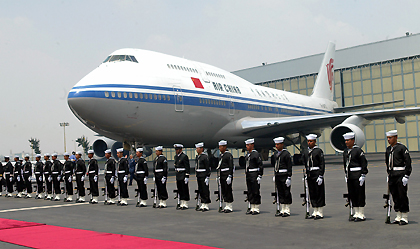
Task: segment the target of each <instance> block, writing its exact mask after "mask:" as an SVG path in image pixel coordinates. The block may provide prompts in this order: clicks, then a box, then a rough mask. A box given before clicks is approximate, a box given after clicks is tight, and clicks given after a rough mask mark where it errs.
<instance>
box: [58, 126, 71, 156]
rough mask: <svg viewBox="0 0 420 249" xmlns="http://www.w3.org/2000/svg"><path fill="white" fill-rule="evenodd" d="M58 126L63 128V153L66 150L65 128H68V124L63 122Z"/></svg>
mask: <svg viewBox="0 0 420 249" xmlns="http://www.w3.org/2000/svg"><path fill="white" fill-rule="evenodd" d="M60 126H61V127H63V128H64V152H66V151H67V149H66V126H69V123H67V122H64V123H60Z"/></svg>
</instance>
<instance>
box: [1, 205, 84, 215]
mask: <svg viewBox="0 0 420 249" xmlns="http://www.w3.org/2000/svg"><path fill="white" fill-rule="evenodd" d="M86 204H89V202H83V203H71V204H62V205H51V206H41V207H28V208H15V209H5V210H0V213H8V212H17V211H26V210H36V209H45V208H58V207H68V206H78V205H86Z"/></svg>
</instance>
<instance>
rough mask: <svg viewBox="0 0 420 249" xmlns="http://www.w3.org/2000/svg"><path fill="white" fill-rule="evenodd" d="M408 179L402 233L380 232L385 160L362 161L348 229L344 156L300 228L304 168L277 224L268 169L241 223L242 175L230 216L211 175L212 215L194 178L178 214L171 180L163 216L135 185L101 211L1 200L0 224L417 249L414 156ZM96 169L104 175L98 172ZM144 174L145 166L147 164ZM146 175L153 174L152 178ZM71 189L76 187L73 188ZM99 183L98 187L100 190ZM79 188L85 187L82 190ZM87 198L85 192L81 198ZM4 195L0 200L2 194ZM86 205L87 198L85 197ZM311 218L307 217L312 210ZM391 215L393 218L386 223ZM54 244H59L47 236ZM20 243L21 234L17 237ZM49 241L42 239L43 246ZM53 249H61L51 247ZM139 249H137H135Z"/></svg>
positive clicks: (226, 242) (207, 240)
mask: <svg viewBox="0 0 420 249" xmlns="http://www.w3.org/2000/svg"><path fill="white" fill-rule="evenodd" d="M411 156H412V160H413V172H412V174H411V177H410V180H409V191H408V196H409V199H410V209H411V212H410V213H409V224H408V225H406V226H399V225H391V224H385V218H386V210H385V209H384V208H383V206H384V204H385V201H384V199H382V195H383V194H384V193H385V192H386V190H387V183H386V176H387V174H386V166H385V163H384V160H385V156H384V154H367V156H366V157H367V159H368V161H369V165H368V169H369V174H368V175H367V177H366V203H367V205H366V208H365V215H366V217H367V220H366V221H364V222H349V221H348V214H349V209H348V208H346V207H345V206H344V204H345V203H346V200H345V199H344V198H343V194H344V193H347V190H346V184H345V181H344V172H343V163H342V156H327V157H326V172H325V176H324V179H325V188H326V203H327V205H326V207H325V208H324V219H322V220H306V219H305V207H303V206H302V205H301V204H302V198H300V194H301V193H302V192H303V182H302V169H303V166H294V167H293V176H292V196H293V204H292V206H291V213H292V214H291V216H290V217H284V218H283V217H275V216H274V214H275V212H276V205H273V204H272V203H273V197H272V196H271V192H272V191H274V183H273V182H272V177H273V168H272V167H266V168H265V169H264V176H263V179H262V182H261V196H262V204H261V206H260V211H261V213H260V214H259V215H246V214H245V212H246V209H247V203H245V202H244V199H245V196H244V194H243V191H244V190H246V184H245V175H244V170H243V169H237V170H236V171H235V174H234V180H233V189H234V199H235V201H234V203H233V208H234V212H233V213H229V214H224V213H219V212H218V211H217V209H218V202H216V201H215V200H216V196H215V195H214V194H213V191H214V190H216V189H217V183H216V180H215V178H216V173H215V172H213V173H212V176H211V181H210V189H211V194H212V195H211V200H212V203H211V204H210V208H211V209H210V211H208V212H197V211H195V200H194V197H195V194H194V190H195V189H196V188H197V184H196V181H195V177H194V176H192V177H191V178H190V182H189V188H190V195H191V201H190V202H189V206H190V208H189V209H188V210H176V208H175V207H176V203H177V202H176V200H175V199H173V196H174V195H173V189H175V186H176V184H175V177H174V176H170V177H168V184H167V187H168V193H169V195H170V198H169V199H168V208H166V209H154V208H152V204H153V200H152V199H151V198H150V197H151V193H150V189H151V188H153V183H152V181H151V178H150V179H149V182H148V194H149V200H148V206H147V207H145V208H138V207H135V204H136V201H137V200H136V198H135V197H134V196H135V192H134V189H135V188H136V183H135V181H133V185H132V186H129V193H130V199H129V202H128V203H129V205H128V206H126V207H121V206H117V205H112V206H108V205H103V196H100V200H101V201H102V202H100V203H99V204H96V205H92V204H89V203H75V202H72V203H65V202H63V201H60V202H53V201H45V200H35V199H33V198H32V199H15V198H5V197H4V196H3V197H0V218H7V219H14V220H19V221H28V222H38V223H46V224H48V225H55V226H62V227H69V228H78V229H85V230H91V231H98V232H106V233H115V234H124V235H131V236H138V237H144V238H153V239H161V240H169V241H178V242H186V243H192V244H198V245H206V246H212V247H218V248H279V247H284V248H368V247H370V248H418V247H419V243H420V236H419V231H420V226H419V221H420V191H419V189H420V180H419V176H420V172H419V170H417V169H418V168H419V165H420V153H411ZM101 167H103V166H102V165H101ZM149 168H151V164H150V163H149ZM150 171H151V170H150ZM74 186H75V183H74ZM102 186H103V179H102V178H101V179H100V187H102ZM85 187H88V182H86V184H85ZM87 192H88V191H87ZM3 194H4V192H3ZM86 199H87V200H88V199H89V197H88V196H87V198H86ZM311 211H312V209H311ZM394 217H395V212H394V211H392V216H391V219H394ZM52 236H65V235H64V234H63V235H52ZM22 238H24V234H22ZM45 239H48V238H45ZM18 247H20V248H21V246H18V245H13V244H9V243H5V242H0V248H18ZM57 247H59V245H57ZM139 247H141V245H139Z"/></svg>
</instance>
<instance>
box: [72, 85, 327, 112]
mask: <svg viewBox="0 0 420 249" xmlns="http://www.w3.org/2000/svg"><path fill="white" fill-rule="evenodd" d="M112 92H113V93H114V94H115V97H112ZM106 93H107V94H108V97H106V95H105V94H106ZM118 93H120V94H121V97H118ZM125 93H126V94H127V97H124V92H121V91H98V90H86V91H80V92H70V93H69V95H68V98H69V99H70V98H102V99H115V100H125V101H136V102H146V103H161V104H170V105H174V104H175V101H176V99H175V96H174V95H173V94H155V93H153V94H152V93H138V92H128V91H125ZM130 93H131V94H132V97H130ZM135 94H137V96H138V98H135V97H134V96H135ZM146 95H147V98H146ZM140 96H142V97H141V98H140ZM182 101H183V103H181V101H180V100H178V102H177V104H180V105H182V104H183V105H189V106H203V107H212V108H222V109H229V105H230V102H229V101H224V100H215V99H213V98H200V97H191V96H182ZM276 105H278V104H276ZM233 109H235V110H243V111H253V112H261V113H273V114H279V115H287V116H304V115H314V114H319V113H314V112H309V111H299V110H294V109H289V108H287V107H267V106H262V105H254V104H246V103H239V102H234V107H233ZM277 109H278V110H277Z"/></svg>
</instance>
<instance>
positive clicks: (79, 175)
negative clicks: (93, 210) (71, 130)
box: [74, 151, 86, 202]
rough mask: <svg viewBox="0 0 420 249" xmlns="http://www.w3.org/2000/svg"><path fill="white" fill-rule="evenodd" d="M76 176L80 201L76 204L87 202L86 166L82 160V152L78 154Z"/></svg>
mask: <svg viewBox="0 0 420 249" xmlns="http://www.w3.org/2000/svg"><path fill="white" fill-rule="evenodd" d="M74 173H75V174H76V185H77V193H78V195H79V199H78V200H76V202H85V201H86V200H85V196H86V190H85V175H86V164H85V161H84V160H83V159H82V152H81V151H77V152H76V169H75V170H74Z"/></svg>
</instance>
